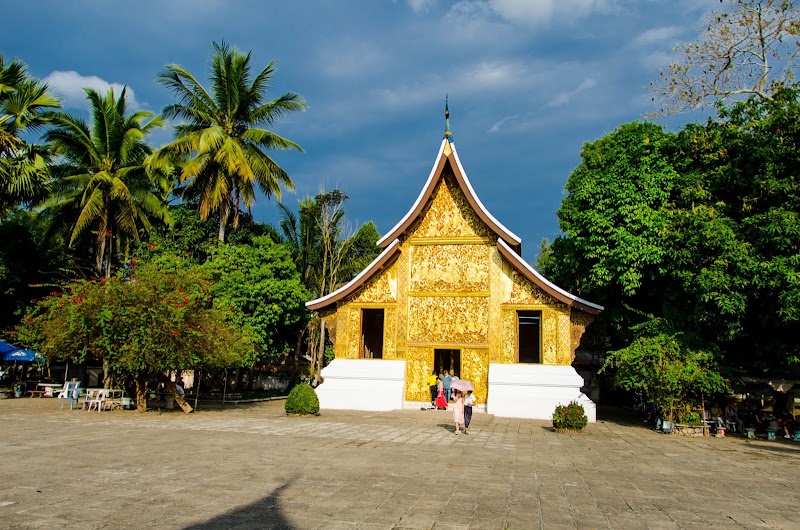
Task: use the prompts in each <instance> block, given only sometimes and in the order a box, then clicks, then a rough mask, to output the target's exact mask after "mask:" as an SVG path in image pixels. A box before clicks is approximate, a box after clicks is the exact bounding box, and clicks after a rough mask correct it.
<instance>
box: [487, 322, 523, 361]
mask: <svg viewBox="0 0 800 530" xmlns="http://www.w3.org/2000/svg"><path fill="white" fill-rule="evenodd" d="M502 341H503V342H502V348H501V349H500V350H499V351H494V350H493V351H491V352H490V353H489V358H490V360H491V362H493V363H502V364H512V363H515V362H517V312H516V310H514V309H503V326H502Z"/></svg>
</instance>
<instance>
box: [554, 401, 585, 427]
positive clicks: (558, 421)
mask: <svg viewBox="0 0 800 530" xmlns="http://www.w3.org/2000/svg"><path fill="white" fill-rule="evenodd" d="M588 423H589V418H587V417H586V412H585V411H584V409H583V405H581V404H580V403H578V402H577V401H572V402H570V404H569V405H558V406H557V407H556V410H555V411H554V412H553V427H555V428H556V429H569V430H572V431H580V430H582V429H584V428H585V427H586V425H587V424H588Z"/></svg>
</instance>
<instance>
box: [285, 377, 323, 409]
mask: <svg viewBox="0 0 800 530" xmlns="http://www.w3.org/2000/svg"><path fill="white" fill-rule="evenodd" d="M285 409H286V414H316V413H318V412H319V399H318V398H317V393H316V392H314V389H313V388H311V385H309V384H308V383H300V384H299V385H297V386H295V387H294V388H293V389H292V391H291V392H289V397H287V398H286V406H285Z"/></svg>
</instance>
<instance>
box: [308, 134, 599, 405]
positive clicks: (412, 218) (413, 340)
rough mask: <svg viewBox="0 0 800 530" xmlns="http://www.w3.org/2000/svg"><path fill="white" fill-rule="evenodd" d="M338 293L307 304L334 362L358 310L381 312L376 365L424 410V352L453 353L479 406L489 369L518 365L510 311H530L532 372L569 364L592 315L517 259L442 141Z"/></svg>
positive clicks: (513, 243) (428, 362)
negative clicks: (418, 183)
mask: <svg viewBox="0 0 800 530" xmlns="http://www.w3.org/2000/svg"><path fill="white" fill-rule="evenodd" d="M378 244H379V245H381V246H384V247H385V250H384V252H383V254H381V256H379V257H378V258H377V259H376V261H375V262H373V263H372V264H371V265H370V266H369V267H368V268H367V269H365V271H363V272H362V274H360V275H359V276H358V277H356V279H354V280H353V281H352V282H350V283H349V284H348V285H346V286H344V287H343V288H342V289H339V290H338V291H337V292H335V293H332V294H331V295H328V296H327V297H324V298H321V299H319V300H315V301H312V302H309V303H308V304H307V305H308V307H309V308H310V309H313V310H316V311H319V312H320V315H321V316H322V317H323V319H324V321H325V325H326V328H327V329H328V331H329V333H330V336H331V338H332V340H333V343H334V350H335V355H336V357H337V358H348V359H356V358H359V355H360V354H361V351H362V350H361V340H362V310H364V309H381V310H383V355H382V358H383V359H403V360H405V361H406V378H405V384H406V395H405V399H406V400H407V401H421V402H427V401H429V399H430V398H429V390H428V386H427V382H426V379H427V376H428V375H429V374H430V373H431V370H432V369H433V367H434V350H436V349H447V350H458V351H459V353H460V371H461V373H460V377H461V378H462V379H467V380H469V381H472V382H474V383H475V393H476V395H477V398H478V402H479V403H485V402H486V397H487V389H488V374H489V364H490V363H503V364H511V363H516V362H517V359H518V321H517V319H518V312H519V311H537V312H540V315H541V319H540V326H539V327H540V347H541V352H540V360H541V363H542V364H561V365H569V364H571V363H572V361H573V359H574V356H575V349H576V348H577V346H578V344H579V342H580V337H581V335H582V334H583V331H584V329H585V328H586V326H587V325H588V324H589V323H590V322H591V321H592V319H593V318H594V315H595V314H597V313H599V312H600V311H601V310H602V308H601V307H600V306H596V305H594V304H591V303H589V302H586V301H585V300H581V299H579V298H576V297H574V296H572V295H570V294H569V293H566V292H565V291H563V290H561V289H559V288H558V287H556V286H554V285H553V284H551V283H550V282H548V281H547V280H546V279H544V278H542V277H541V276H540V275H538V273H537V272H536V271H534V270H533V269H531V268H530V267H529V266H528V265H527V264H526V263H525V262H524V261H523V260H522V258H520V257H519V245H520V240H519V239H518V238H517V237H516V236H515V235H514V234H513V233H511V232H509V231H508V230H507V229H505V227H503V226H502V225H501V224H500V223H499V222H497V221H496V220H495V219H494V218H493V217H492V216H491V215H490V214H489V213H488V212H487V211H486V210H485V208H484V207H483V205H482V204H481V203H480V201H479V200H478V198H477V197H476V196H475V195H474V192H473V190H472V187H471V185H470V184H469V181H468V180H467V178H466V175H465V174H464V172H463V169H462V168H461V164H460V162H459V161H458V157H457V154H456V152H455V148H454V147H453V146H452V144H451V142H450V141H449V140H448V139H445V140H444V141H443V144H442V148H441V149H440V152H439V157H438V159H437V162H436V164H435V165H434V169H433V171H432V172H431V175H430V177H429V179H428V182H427V184H426V187H425V188H424V189H423V191H422V193H421V194H420V196H419V198H418V200H417V202H416V203H415V205H414V206H413V207H412V209H411V210H410V211H409V213H408V214H407V215H406V217H405V218H404V219H403V220H401V221H400V222H399V223H398V225H397V226H395V227H394V228H393V229H392V231H390V232H389V233H388V234H387V235H386V236H384V238H383V239H381V241H379V243H378Z"/></svg>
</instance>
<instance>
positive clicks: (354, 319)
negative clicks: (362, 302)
mask: <svg viewBox="0 0 800 530" xmlns="http://www.w3.org/2000/svg"><path fill="white" fill-rule="evenodd" d="M347 311H348V312H349V313H350V318H348V320H347V337H348V342H347V353H348V355H347V358H348V359H357V358H358V350H359V346H361V309H360V308H357V307H352V306H348V308H347Z"/></svg>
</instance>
